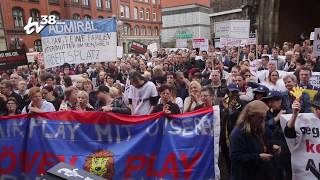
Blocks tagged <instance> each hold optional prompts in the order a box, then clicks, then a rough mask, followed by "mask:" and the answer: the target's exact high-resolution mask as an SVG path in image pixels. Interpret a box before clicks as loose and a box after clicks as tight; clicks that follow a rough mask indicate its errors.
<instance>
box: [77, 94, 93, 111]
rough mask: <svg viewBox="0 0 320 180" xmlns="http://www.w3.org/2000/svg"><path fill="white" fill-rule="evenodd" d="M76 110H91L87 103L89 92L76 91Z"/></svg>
mask: <svg viewBox="0 0 320 180" xmlns="http://www.w3.org/2000/svg"><path fill="white" fill-rule="evenodd" d="M76 110H77V111H93V110H94V109H93V107H92V106H91V105H90V104H89V94H88V93H87V92H85V91H78V94H77V106H76Z"/></svg>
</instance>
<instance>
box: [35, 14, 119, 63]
mask: <svg viewBox="0 0 320 180" xmlns="http://www.w3.org/2000/svg"><path fill="white" fill-rule="evenodd" d="M116 28H117V24H116V20H115V19H114V18H112V19H100V20H65V21H63V22H60V23H58V24H56V25H48V26H46V27H45V28H44V29H43V30H42V31H41V41H42V49H43V53H44V64H45V68H52V67H55V66H60V65H63V64H64V63H69V64H78V63H92V62H105V61H114V60H116V58H117V34H116V31H117V29H116Z"/></svg>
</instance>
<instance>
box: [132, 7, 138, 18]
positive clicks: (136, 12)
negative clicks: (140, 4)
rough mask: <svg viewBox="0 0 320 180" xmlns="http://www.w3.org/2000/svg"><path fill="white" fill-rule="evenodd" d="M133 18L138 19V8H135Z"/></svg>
mask: <svg viewBox="0 0 320 180" xmlns="http://www.w3.org/2000/svg"><path fill="white" fill-rule="evenodd" d="M133 17H134V19H138V8H136V7H135V8H134V9H133Z"/></svg>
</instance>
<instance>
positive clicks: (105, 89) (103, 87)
mask: <svg viewBox="0 0 320 180" xmlns="http://www.w3.org/2000/svg"><path fill="white" fill-rule="evenodd" d="M98 92H103V93H109V87H108V86H106V85H100V86H99V87H98Z"/></svg>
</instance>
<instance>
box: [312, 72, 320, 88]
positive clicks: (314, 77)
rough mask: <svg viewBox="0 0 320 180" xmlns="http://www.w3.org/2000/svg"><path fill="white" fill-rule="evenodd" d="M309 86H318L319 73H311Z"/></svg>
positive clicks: (319, 84) (319, 81)
mask: <svg viewBox="0 0 320 180" xmlns="http://www.w3.org/2000/svg"><path fill="white" fill-rule="evenodd" d="M310 84H312V85H314V86H320V72H312V76H311V78H310Z"/></svg>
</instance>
